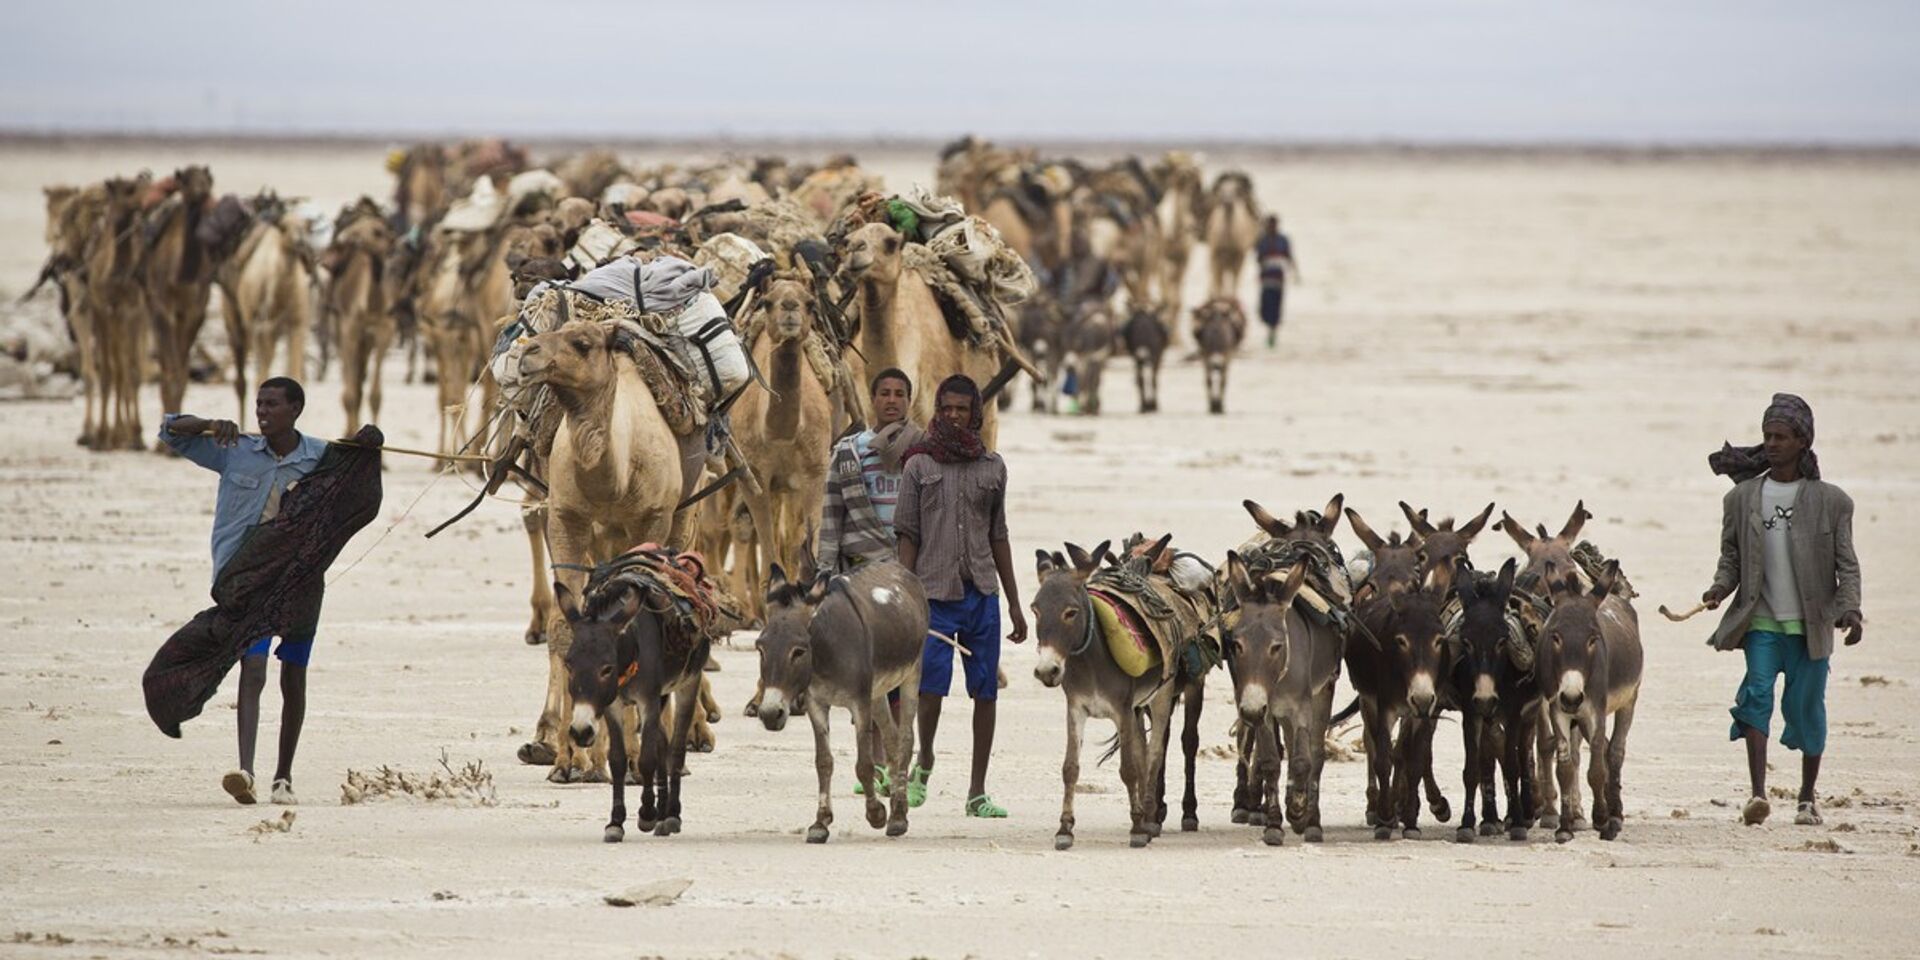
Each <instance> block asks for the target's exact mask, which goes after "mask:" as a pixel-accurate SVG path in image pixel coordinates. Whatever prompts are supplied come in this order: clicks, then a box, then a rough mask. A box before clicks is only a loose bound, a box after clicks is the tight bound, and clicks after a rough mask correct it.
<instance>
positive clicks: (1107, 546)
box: [1093, 540, 1113, 567]
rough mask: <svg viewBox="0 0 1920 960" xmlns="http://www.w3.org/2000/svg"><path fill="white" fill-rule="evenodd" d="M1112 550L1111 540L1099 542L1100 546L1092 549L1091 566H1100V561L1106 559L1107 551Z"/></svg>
mask: <svg viewBox="0 0 1920 960" xmlns="http://www.w3.org/2000/svg"><path fill="white" fill-rule="evenodd" d="M1112 549H1113V541H1112V540H1102V541H1100V545H1099V546H1097V547H1094V548H1093V566H1095V567H1097V566H1099V565H1100V561H1102V560H1105V559H1107V557H1108V551H1109V550H1112Z"/></svg>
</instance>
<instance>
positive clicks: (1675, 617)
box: [1660, 603, 1707, 623]
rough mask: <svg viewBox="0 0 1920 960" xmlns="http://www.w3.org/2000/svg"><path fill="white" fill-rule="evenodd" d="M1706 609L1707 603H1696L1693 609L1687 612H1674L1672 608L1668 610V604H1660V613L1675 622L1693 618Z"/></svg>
mask: <svg viewBox="0 0 1920 960" xmlns="http://www.w3.org/2000/svg"><path fill="white" fill-rule="evenodd" d="M1705 609H1707V605H1706V604H1705V603H1696V604H1694V606H1693V609H1691V610H1688V611H1687V612H1686V613H1674V612H1673V611H1672V610H1668V609H1667V605H1666V604H1664V603H1663V604H1661V605H1660V615H1661V616H1663V617H1666V618H1667V619H1668V620H1672V621H1673V622H1674V623H1680V622H1682V621H1685V620H1690V619H1692V618H1693V616H1694V615H1695V614H1697V613H1699V612H1700V611H1702V610H1705Z"/></svg>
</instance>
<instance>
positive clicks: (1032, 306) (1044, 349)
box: [1000, 290, 1067, 413]
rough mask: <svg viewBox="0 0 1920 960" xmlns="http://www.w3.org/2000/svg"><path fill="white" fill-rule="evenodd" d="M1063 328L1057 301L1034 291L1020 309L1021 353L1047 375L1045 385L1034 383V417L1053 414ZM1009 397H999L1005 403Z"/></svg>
mask: <svg viewBox="0 0 1920 960" xmlns="http://www.w3.org/2000/svg"><path fill="white" fill-rule="evenodd" d="M1066 325H1067V318H1066V313H1065V311H1063V310H1061V309H1060V301H1058V300H1055V299H1054V298H1053V296H1052V295H1051V294H1049V293H1047V292H1046V291H1044V290H1040V291H1036V292H1035V293H1034V295H1033V296H1031V297H1029V298H1027V301H1026V302H1025V303H1023V304H1021V305H1020V349H1022V350H1025V351H1026V352H1027V356H1028V357H1029V358H1031V359H1032V360H1033V362H1034V365H1035V366H1037V367H1039V368H1040V372H1042V373H1044V374H1046V380H1045V381H1044V382H1042V381H1040V380H1034V381H1033V412H1034V413H1051V412H1052V410H1053V408H1052V406H1051V405H1050V401H1049V395H1050V394H1052V393H1053V392H1054V389H1053V388H1054V386H1055V377H1056V375H1057V373H1058V371H1059V369H1060V332H1061V330H1062V329H1063V328H1064V327H1065V326H1066ZM1012 395H1013V392H1012V391H1010V390H1007V391H1002V392H1001V394H1000V396H1001V397H1002V398H1003V399H1006V400H1007V401H1008V402H1011V399H1012Z"/></svg>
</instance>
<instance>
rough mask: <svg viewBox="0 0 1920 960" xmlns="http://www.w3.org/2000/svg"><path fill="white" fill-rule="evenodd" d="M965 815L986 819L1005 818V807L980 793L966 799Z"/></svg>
mask: <svg viewBox="0 0 1920 960" xmlns="http://www.w3.org/2000/svg"><path fill="white" fill-rule="evenodd" d="M967 816H969V817H982V818H985V819H988V820H1005V819H1006V818H1007V808H1006V807H1003V806H1001V805H999V804H997V803H994V802H993V798H992V797H989V796H987V795H986V794H984V793H983V794H981V795H979V796H977V797H974V798H973V799H971V800H968V801H967Z"/></svg>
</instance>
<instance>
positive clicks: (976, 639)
mask: <svg viewBox="0 0 1920 960" xmlns="http://www.w3.org/2000/svg"><path fill="white" fill-rule="evenodd" d="M927 629H929V630H935V631H938V632H940V633H944V634H946V635H947V636H949V637H952V638H954V639H955V640H958V641H960V646H961V648H962V649H964V650H965V651H966V653H965V654H964V655H962V656H961V658H960V666H961V669H962V670H963V671H965V673H966V677H967V696H969V697H972V698H974V699H975V700H998V699H999V698H1000V597H999V596H998V595H997V594H991V593H981V592H980V591H979V590H977V589H975V588H974V586H973V584H971V583H969V584H967V585H966V595H965V596H963V597H961V598H960V599H958V600H929V601H927ZM953 656H954V649H953V647H952V646H950V645H949V644H948V643H947V642H946V641H945V640H942V639H940V638H939V637H934V636H929V637H927V640H926V646H925V647H924V648H923V649H922V650H921V652H920V692H921V693H931V694H934V695H936V696H942V697H944V696H946V695H947V692H948V691H949V690H950V689H952V687H953Z"/></svg>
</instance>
